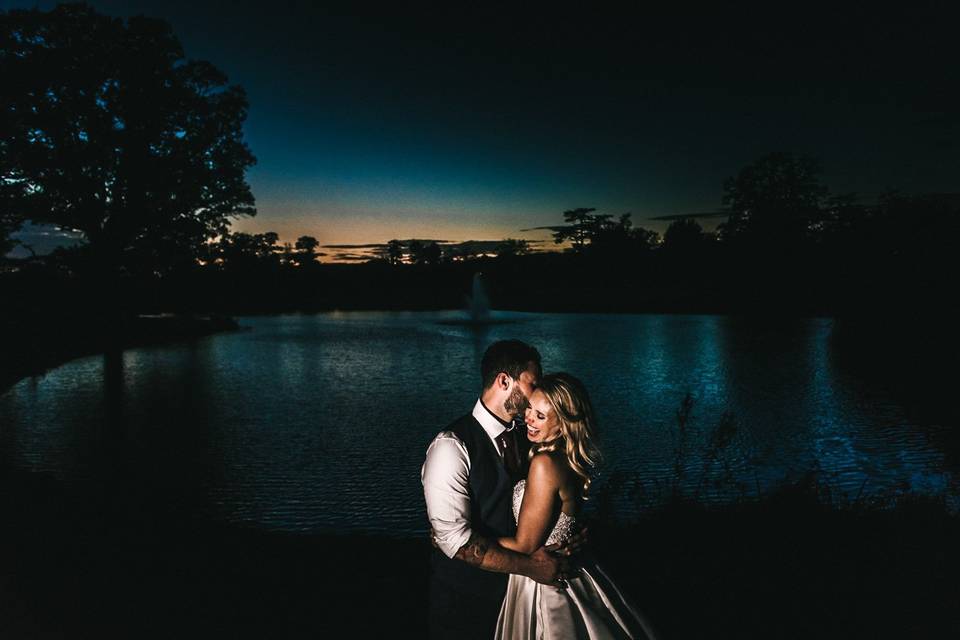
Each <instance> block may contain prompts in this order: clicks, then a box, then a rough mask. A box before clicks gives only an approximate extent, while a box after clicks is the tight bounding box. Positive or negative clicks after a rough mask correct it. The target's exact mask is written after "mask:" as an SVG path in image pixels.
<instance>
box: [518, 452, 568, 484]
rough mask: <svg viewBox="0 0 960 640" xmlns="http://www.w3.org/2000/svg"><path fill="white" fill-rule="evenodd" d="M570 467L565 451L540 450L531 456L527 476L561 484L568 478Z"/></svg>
mask: <svg viewBox="0 0 960 640" xmlns="http://www.w3.org/2000/svg"><path fill="white" fill-rule="evenodd" d="M569 468H570V467H569V465H568V464H567V459H566V457H565V456H564V455H563V452H561V451H540V452H538V453H535V454H533V457H532V458H530V471H529V472H528V473H527V477H528V478H530V479H535V480H540V481H542V482H549V483H550V484H553V485H557V486H559V485H560V484H563V482H564V480H565V479H566V477H567V472H568V471H569Z"/></svg>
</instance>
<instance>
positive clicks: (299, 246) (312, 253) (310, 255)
mask: <svg viewBox="0 0 960 640" xmlns="http://www.w3.org/2000/svg"><path fill="white" fill-rule="evenodd" d="M293 246H294V248H296V250H297V253H296V256H295V258H294V259H295V260H296V262H297V264H300V265H305V264H313V263H314V261H316V259H317V247H319V246H320V241H319V240H317V239H316V238H314V237H313V236H300V237H299V238H297V241H296V243H295V244H294V245H293Z"/></svg>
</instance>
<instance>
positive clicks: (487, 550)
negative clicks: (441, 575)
mask: <svg viewBox="0 0 960 640" xmlns="http://www.w3.org/2000/svg"><path fill="white" fill-rule="evenodd" d="M454 558H456V559H457V560H462V561H463V562H466V563H467V564H469V565H471V566H474V567H477V568H478V569H483V570H484V571H493V572H496V573H516V574H519V575H524V576H527V577H528V578H532V579H533V580H536V581H537V582H540V583H543V584H552V585H559V584H560V583H559V582H558V581H559V577H560V575H561V572H562V569H563V565H564V562H565V561H564V560H562V559H560V558H557V557H556V556H553V555H551V554H550V553H548V552H547V551H546V550H545V549H543V548H540V549H537V550H536V551H534V552H533V553H532V554H530V555H527V554H524V553H517V552H515V551H510V550H509V549H504V548H503V547H501V546H500V545H498V544H497V543H496V542H494V541H492V540H488V539H487V538H484V537H483V536H479V535H476V534H473V535H471V536H470V539H469V540H468V541H467V544H465V545H463V546H462V547H460V549H459V550H458V551H457V553H456V555H454Z"/></svg>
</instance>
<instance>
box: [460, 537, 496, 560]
mask: <svg viewBox="0 0 960 640" xmlns="http://www.w3.org/2000/svg"><path fill="white" fill-rule="evenodd" d="M489 548H490V542H489V541H488V540H487V539H486V538H483V537H481V536H479V535H477V534H475V533H474V534H472V535H471V536H470V539H469V540H467V544H465V545H463V546H462V547H460V550H459V551H457V555H456V558H457V559H458V560H463V561H464V562H466V563H467V564H472V565H474V566H477V567H479V566H480V565H482V564H483V557H484V556H485V555H487V550H488V549H489Z"/></svg>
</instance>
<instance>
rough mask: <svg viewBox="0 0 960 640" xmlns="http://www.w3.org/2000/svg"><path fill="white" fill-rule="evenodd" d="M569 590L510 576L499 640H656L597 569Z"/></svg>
mask: <svg viewBox="0 0 960 640" xmlns="http://www.w3.org/2000/svg"><path fill="white" fill-rule="evenodd" d="M567 584H568V587H567V588H566V589H558V588H556V587H551V586H548V585H543V584H540V583H539V582H535V581H534V580H531V579H530V578H527V577H526V576H518V575H513V574H511V575H510V580H509V582H508V583H507V594H506V596H505V597H504V599H503V605H502V606H501V607H500V617H499V618H498V619H497V633H496V639H497V640H567V639H568V638H569V639H571V640H572V639H574V638H589V639H590V640H601V639H603V640H606V639H608V638H640V639H644V640H647V639H652V638H654V634H653V630H652V628H651V627H650V625H649V623H648V622H646V621H645V620H644V619H643V618H641V617H640V614H638V613H637V612H636V610H634V608H633V607H632V606H631V605H630V604H629V603H628V602H627V601H626V599H625V598H624V596H623V594H621V593H620V591H619V590H618V589H617V587H616V585H614V584H613V581H612V580H610V578H609V576H607V574H606V573H604V571H603V569H601V568H600V567H599V566H598V565H597V564H596V563H589V564H587V565H586V566H584V567H583V568H581V570H580V573H579V574H578V575H577V576H576V577H573V578H570V579H569V580H567Z"/></svg>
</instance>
